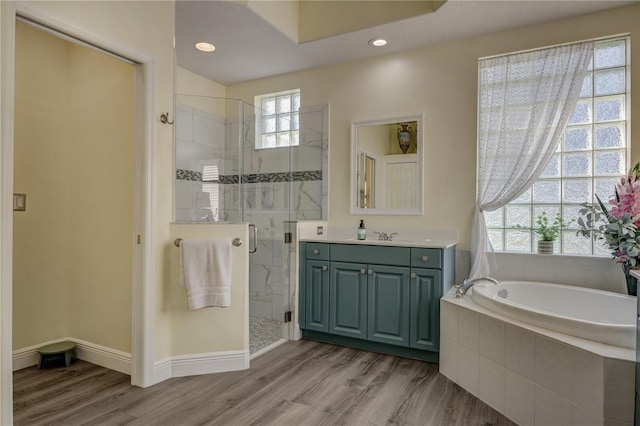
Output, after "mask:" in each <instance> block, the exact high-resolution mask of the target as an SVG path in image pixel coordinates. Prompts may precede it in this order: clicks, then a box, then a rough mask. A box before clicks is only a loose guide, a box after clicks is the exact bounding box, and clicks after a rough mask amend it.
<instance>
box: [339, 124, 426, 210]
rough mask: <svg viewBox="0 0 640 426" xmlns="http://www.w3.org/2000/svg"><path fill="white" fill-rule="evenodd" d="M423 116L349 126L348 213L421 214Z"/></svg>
mask: <svg viewBox="0 0 640 426" xmlns="http://www.w3.org/2000/svg"><path fill="white" fill-rule="evenodd" d="M423 127H424V115H423V114H419V115H412V116H406V117H398V118H392V119H381V120H371V121H359V122H354V123H351V170H352V173H351V213H352V214H386V215H389V214H390V215H394V214H397V215H410V214H415V215H418V214H422V213H423V203H422V181H423V174H422V169H423V168H422V157H423V154H422V151H423V149H424V143H423V131H422V130H423Z"/></svg>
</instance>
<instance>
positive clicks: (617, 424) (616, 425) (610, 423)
mask: <svg viewBox="0 0 640 426" xmlns="http://www.w3.org/2000/svg"><path fill="white" fill-rule="evenodd" d="M604 426H633V423H632V422H621V421H618V420H612V419H607V418H605V419H604Z"/></svg>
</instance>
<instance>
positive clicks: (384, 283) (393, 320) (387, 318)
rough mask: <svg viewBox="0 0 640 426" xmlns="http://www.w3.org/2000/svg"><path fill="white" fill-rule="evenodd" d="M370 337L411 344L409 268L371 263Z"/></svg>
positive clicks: (369, 279)
mask: <svg viewBox="0 0 640 426" xmlns="http://www.w3.org/2000/svg"><path fill="white" fill-rule="evenodd" d="M367 273H368V324H367V326H368V328H369V332H368V337H369V340H372V341H375V342H381V343H389V344H392V345H398V346H409V292H410V289H409V268H402V267H398V266H378V265H375V266H374V265H370V266H369V270H368V271H367Z"/></svg>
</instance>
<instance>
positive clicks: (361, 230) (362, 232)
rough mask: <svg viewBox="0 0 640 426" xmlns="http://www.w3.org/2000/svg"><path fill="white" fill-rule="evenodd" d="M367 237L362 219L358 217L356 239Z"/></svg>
mask: <svg viewBox="0 0 640 426" xmlns="http://www.w3.org/2000/svg"><path fill="white" fill-rule="evenodd" d="M366 238H367V228H365V227H364V220H362V219H360V226H359V227H358V239H359V240H365V239H366Z"/></svg>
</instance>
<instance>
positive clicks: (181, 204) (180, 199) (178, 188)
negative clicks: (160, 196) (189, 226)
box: [175, 179, 194, 209]
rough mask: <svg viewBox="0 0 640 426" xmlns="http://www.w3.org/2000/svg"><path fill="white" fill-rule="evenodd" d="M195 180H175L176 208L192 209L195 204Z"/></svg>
mask: <svg viewBox="0 0 640 426" xmlns="http://www.w3.org/2000/svg"><path fill="white" fill-rule="evenodd" d="M193 184H194V182H193V181H190V180H180V179H176V182H175V207H176V209H192V208H193V207H194V206H193Z"/></svg>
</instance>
